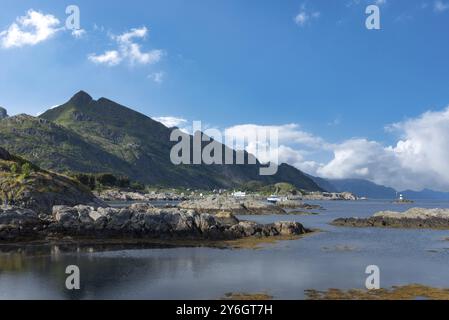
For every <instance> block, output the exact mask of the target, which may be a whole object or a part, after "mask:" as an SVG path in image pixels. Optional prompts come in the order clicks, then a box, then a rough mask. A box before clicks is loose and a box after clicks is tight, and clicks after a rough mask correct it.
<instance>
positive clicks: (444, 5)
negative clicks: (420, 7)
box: [433, 0, 449, 12]
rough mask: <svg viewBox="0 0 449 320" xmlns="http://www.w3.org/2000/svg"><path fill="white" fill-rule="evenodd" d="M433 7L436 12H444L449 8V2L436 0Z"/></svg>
mask: <svg viewBox="0 0 449 320" xmlns="http://www.w3.org/2000/svg"><path fill="white" fill-rule="evenodd" d="M433 9H434V10H435V11H436V12H444V11H446V10H449V3H448V2H443V1H441V0H437V1H435V3H434V6H433Z"/></svg>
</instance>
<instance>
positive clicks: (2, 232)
mask: <svg viewBox="0 0 449 320" xmlns="http://www.w3.org/2000/svg"><path fill="white" fill-rule="evenodd" d="M42 228H43V224H42V223H41V221H40V219H39V217H38V214H37V213H36V212H34V211H33V210H29V209H23V208H17V207H7V208H2V209H0V240H16V239H20V238H22V237H28V236H29V235H33V234H36V233H37V232H39V231H40V230H41V229H42Z"/></svg>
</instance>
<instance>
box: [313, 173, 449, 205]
mask: <svg viewBox="0 0 449 320" xmlns="http://www.w3.org/2000/svg"><path fill="white" fill-rule="evenodd" d="M309 177H311V179H312V180H314V181H315V182H316V183H317V184H318V185H319V186H320V187H321V188H322V189H325V190H327V191H329V192H345V191H347V192H352V193H354V194H355V195H357V196H358V197H367V198H369V199H396V198H397V197H398V195H399V194H402V195H403V196H404V198H406V199H410V200H424V199H426V200H449V193H447V192H439V191H433V190H429V189H424V190H422V191H411V190H405V191H396V190H395V189H393V188H389V187H385V186H382V185H378V184H375V183H373V182H371V181H368V180H363V179H340V180H335V179H323V178H317V177H312V176H309Z"/></svg>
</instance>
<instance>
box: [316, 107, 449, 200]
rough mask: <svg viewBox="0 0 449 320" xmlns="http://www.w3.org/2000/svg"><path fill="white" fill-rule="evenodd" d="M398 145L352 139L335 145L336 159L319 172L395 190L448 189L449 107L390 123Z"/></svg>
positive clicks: (322, 174) (330, 176) (328, 175)
mask: <svg viewBox="0 0 449 320" xmlns="http://www.w3.org/2000/svg"><path fill="white" fill-rule="evenodd" d="M388 131H393V132H397V133H398V134H399V136H400V138H399V140H398V141H397V143H396V144H395V145H392V146H383V145H381V144H380V143H378V142H375V141H368V140H365V139H351V140H348V141H345V142H343V143H341V144H338V145H335V146H334V151H333V153H334V156H333V159H332V160H331V161H330V162H329V163H327V164H325V165H323V166H322V167H320V168H318V169H317V171H316V173H317V174H319V175H321V176H324V177H329V178H364V179H368V180H371V181H374V182H376V183H379V184H384V185H387V186H391V187H394V188H396V189H399V190H400V189H409V188H410V189H415V190H420V189H423V188H432V189H438V190H443V191H449V166H448V159H449V107H448V108H446V109H444V110H442V111H429V112H426V113H424V114H422V115H421V116H419V117H417V118H415V119H409V120H407V121H403V122H399V123H396V124H393V125H391V126H388Z"/></svg>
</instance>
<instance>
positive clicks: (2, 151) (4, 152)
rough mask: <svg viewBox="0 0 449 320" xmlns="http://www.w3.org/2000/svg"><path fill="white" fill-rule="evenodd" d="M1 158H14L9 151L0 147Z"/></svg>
mask: <svg viewBox="0 0 449 320" xmlns="http://www.w3.org/2000/svg"><path fill="white" fill-rule="evenodd" d="M0 159H1V160H5V161H11V160H12V159H13V158H12V156H11V154H10V153H9V152H8V151H6V150H5V149H3V148H1V147H0Z"/></svg>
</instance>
